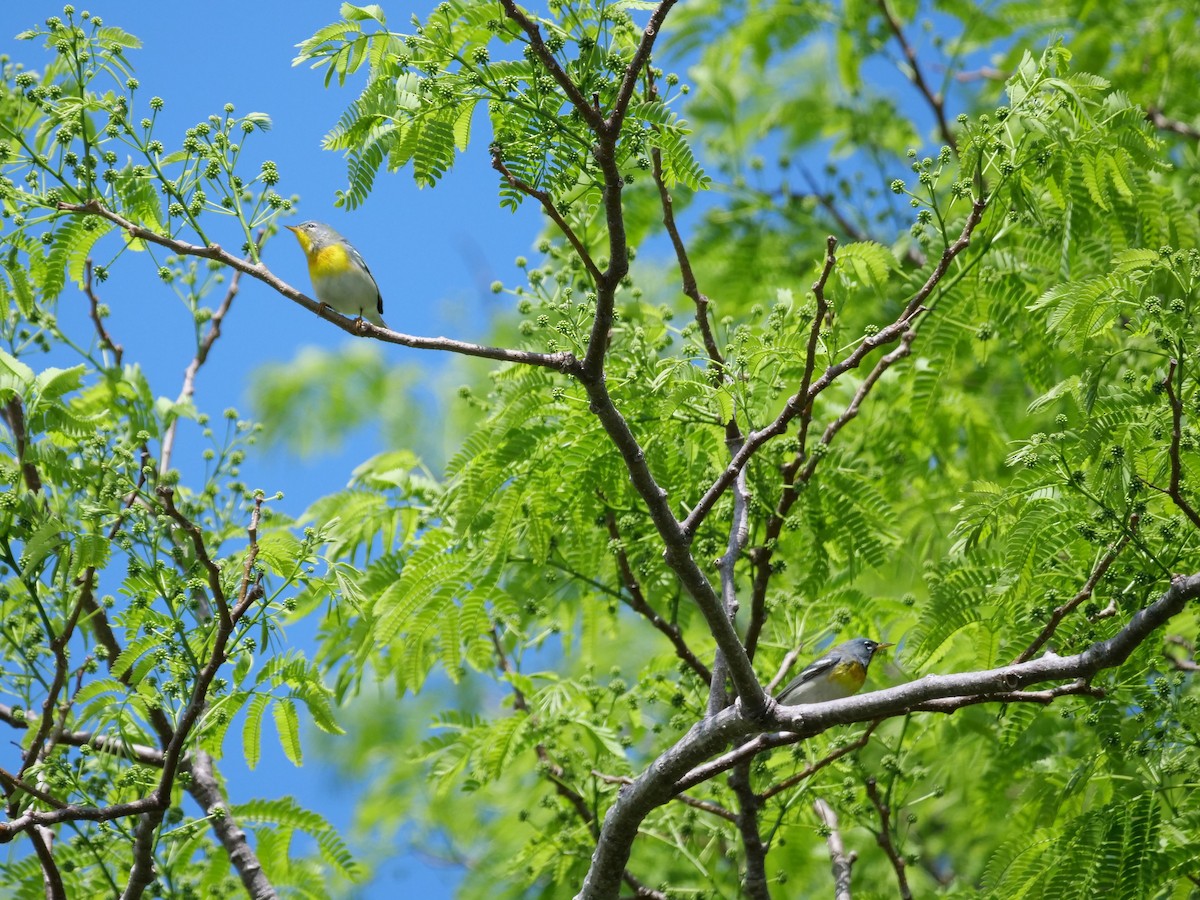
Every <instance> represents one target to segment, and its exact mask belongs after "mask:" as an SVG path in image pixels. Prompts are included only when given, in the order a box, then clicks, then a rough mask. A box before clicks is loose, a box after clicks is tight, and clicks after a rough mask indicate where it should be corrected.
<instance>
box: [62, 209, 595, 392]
mask: <svg viewBox="0 0 1200 900" xmlns="http://www.w3.org/2000/svg"><path fill="white" fill-rule="evenodd" d="M57 208H58V210H59V211H60V212H69V213H79V214H84V215H96V216H100V217H101V218H104V219H107V220H108V221H110V222H112V223H113V224H114V225H116V226H118V227H119V228H121V229H123V230H124V231H125V232H126V233H127V234H128V235H129V236H130V237H132V238H137V239H139V240H143V241H147V242H149V243H152V244H157V245H158V246H160V247H166V248H167V249H168V250H170V251H171V252H172V253H177V254H180V255H182V256H197V257H200V258H201V259H211V260H215V261H217V262H219V263H222V264H223V265H226V266H229V268H231V269H233V270H235V271H238V272H243V273H245V274H246V275H249V276H250V277H252V278H257V279H258V280H259V281H261V282H262V283H263V284H265V285H267V286H269V287H271V288H272V289H274V290H275V291H276V292H278V293H279V294H282V295H283V296H284V297H286V298H287V299H288V300H291V301H292V302H293V303H296V304H298V305H299V306H302V307H304V308H305V309H307V310H308V311H309V312H311V313H314V314H316V315H318V316H320V317H321V318H322V319H324V320H325V321H327V322H332V323H333V324H334V325H336V326H337V327H338V328H340V329H342V331H345V332H346V333H347V334H353V335H357V336H362V335H369V336H370V337H373V338H375V339H376V340H379V341H383V342H384V343H385V344H399V345H401V346H404V347H412V348H414V349H417V350H442V351H445V352H447V353H459V354H462V355H463V356H476V357H480V358H482V359H494V360H498V361H500V362H511V363H520V364H523V365H530V366H539V367H541V368H544V369H553V370H555V371H556V372H562V373H563V374H566V375H574V374H577V373H578V370H579V363H578V361H577V360H576V359H575V356H574V354H571V353H534V352H531V351H528V350H510V349H507V348H504V347H485V346H483V345H480V344H472V343H469V342H467V341H458V340H454V339H452V338H444V337H434V338H430V337H417V336H414V335H409V334H403V333H402V332H399V331H389V330H388V329H386V328H379V327H377V326H375V325H372V324H371V323H370V322H366V321H364V322H361V323H359V322H358V321H357V320H355V319H351V318H349V317H347V316H343V315H340V314H339V313H337V312H334V311H333V310H332V309H331V308H330V307H328V306H326V305H325V304H323V303H318V302H317V301H316V300H311V299H309V298H308V297H307V296H305V295H304V294H303V293H301V292H300V291H298V290H296V289H295V288H294V287H292V286H291V285H290V284H288V283H287V282H286V281H283V280H282V279H281V278H279V277H278V276H276V275H274V274H273V273H272V272H271V270H270V269H268V268H267V267H266V266H264V265H263V264H262V263H248V262H246V261H245V260H244V259H242V258H241V257H238V256H234V255H233V254H231V253H227V252H226V251H225V250H223V249H221V247H220V246H219V245H217V244H210V245H208V246H202V245H200V244H191V243H188V242H187V241H180V240H176V239H175V238H171V237H166V236H164V235H161V234H158V233H157V232H155V231H151V230H149V229H148V228H143V227H141V226H140V225H136V224H134V223H133V222H131V221H129V220H128V219H126V218H124V217H122V216H121V215H119V214H117V213H115V212H113V211H112V210H110V209H107V208H106V207H105V206H104V205H103V204H101V203H100V201H99V200H89V201H88V202H87V203H59V204H58V207H57Z"/></svg>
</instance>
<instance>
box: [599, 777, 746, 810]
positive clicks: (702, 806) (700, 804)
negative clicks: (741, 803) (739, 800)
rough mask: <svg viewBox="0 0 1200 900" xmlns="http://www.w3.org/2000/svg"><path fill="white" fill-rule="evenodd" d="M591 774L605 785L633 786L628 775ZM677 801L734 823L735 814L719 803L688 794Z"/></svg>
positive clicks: (679, 795) (679, 797) (676, 796)
mask: <svg viewBox="0 0 1200 900" xmlns="http://www.w3.org/2000/svg"><path fill="white" fill-rule="evenodd" d="M592 774H593V775H595V776H596V777H597V778H599V779H600V780H601V781H603V782H604V783H606V784H633V779H632V778H630V777H629V776H628V775H608V774H605V773H604V772H600V771H598V770H596V769H592ZM673 799H675V800H678V801H679V802H680V803H682V804H683V805H684V806H690V807H691V808H692V809H698V810H700V811H701V812H706V813H711V814H712V815H714V816H719V817H720V818H722V819H724V820H725V821H727V822H736V821H737V813H734V812H731V811H730V810H728V809H726V808H725V807H723V806H721V804H719V803H714V802H713V801H711V800H701V799H699V798H697V797H693V796H691V795H690V794H682V793H681V794H676V795H675V797H674V798H673Z"/></svg>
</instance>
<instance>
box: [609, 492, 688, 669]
mask: <svg viewBox="0 0 1200 900" xmlns="http://www.w3.org/2000/svg"><path fill="white" fill-rule="evenodd" d="M603 499H604V497H603V495H601V500H603ZM604 524H605V527H606V528H607V529H608V537H609V540H610V541H612V546H613V548H614V554H615V555H616V558H617V569H618V570H619V571H620V573H621V581H622V583H623V584H624V585H625V592H626V594H628V596H626V594H622V595H621V599H622V600H623V601H624V602H625V605H626V606H628V607H629V608H630V609H632V610H633V611H634V612H636V613H637V614H638V615H640V616H642V617H643V618H644V619H645V620H646V621H647V622H649V623H650V624H651V625H653V626H654V627H655V628H656V629H657V630H658V631H660V632H662V633H663V634H664V635H666V637H667V640H669V641H670V642H671V646H673V647H674V648H675V655H676V656H678V657H679V658H680V659H681V660H683V662H685V663H687V665H688V667H689V668H691V670H692V671H693V672H695V673H696V674H697V675H699V676H700V678H701V679H702V680H703V681H704V683H705V684H711V683H712V672H710V671H709V670H708V666H706V665H705V664H704V663H703V662H702V661H701V659H700V657H698V656H696V654H695V653H694V652H692V648H691V647H689V646H688V643H687V641H685V640H684V638H683V632H682V631H681V630H680V628H679V626H678V625H674V624H672V623H671V622H668V621H667V620H666V619H664V618H663V617H662V616H660V615H659V614H658V611H657V610H656V609H654V607H652V606H651V605H650V603H649V602H648V601H647V600H646V595H645V593H643V591H642V585H641V583H640V582H639V581H638V579H637V575H636V574H635V573H634V571H633V566H631V565H630V564H629V555H628V554H627V553H626V552H625V542H624V540H623V539H622V537H621V531H620V528H619V526H618V524H617V517H616V514H615V513H614V512H613V511H612V510H611V509H605V511H604Z"/></svg>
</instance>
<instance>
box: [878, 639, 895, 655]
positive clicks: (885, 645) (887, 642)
mask: <svg viewBox="0 0 1200 900" xmlns="http://www.w3.org/2000/svg"><path fill="white" fill-rule="evenodd" d="M895 646H896V645H895V644H893V643H891V642H890V641H883V642H882V643H880V644H877V645H876V647H875V652H876V653H878V652H879V651H880V650H883V649H884V648H886V647H895Z"/></svg>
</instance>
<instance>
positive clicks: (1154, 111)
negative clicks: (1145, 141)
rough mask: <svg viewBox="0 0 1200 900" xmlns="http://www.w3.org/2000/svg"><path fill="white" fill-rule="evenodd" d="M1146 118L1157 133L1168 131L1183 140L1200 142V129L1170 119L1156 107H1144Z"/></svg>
mask: <svg viewBox="0 0 1200 900" xmlns="http://www.w3.org/2000/svg"><path fill="white" fill-rule="evenodd" d="M1146 118H1147V119H1148V120H1149V122H1150V124H1151V125H1153V126H1154V127H1155V128H1157V129H1158V130H1159V131H1170V132H1172V133H1174V134H1178V135H1181V136H1183V137H1185V138H1191V139H1192V140H1194V141H1200V128H1197V127H1196V126H1195V125H1189V124H1188V123H1187V122H1181V121H1179V120H1178V119H1172V118H1170V117H1169V116H1167V115H1166V114H1165V113H1164V112H1163V111H1162V110H1161V109H1159V108H1158V107H1157V106H1148V107H1146Z"/></svg>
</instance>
